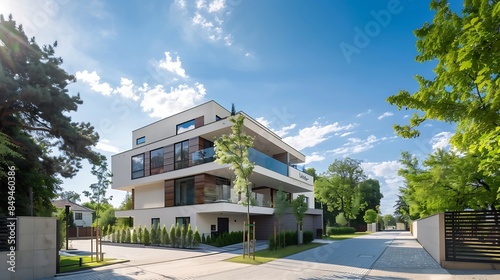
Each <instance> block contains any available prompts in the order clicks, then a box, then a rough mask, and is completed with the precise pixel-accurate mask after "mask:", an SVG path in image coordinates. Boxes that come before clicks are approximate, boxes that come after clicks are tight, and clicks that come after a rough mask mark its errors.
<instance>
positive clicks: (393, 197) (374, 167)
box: [361, 160, 404, 214]
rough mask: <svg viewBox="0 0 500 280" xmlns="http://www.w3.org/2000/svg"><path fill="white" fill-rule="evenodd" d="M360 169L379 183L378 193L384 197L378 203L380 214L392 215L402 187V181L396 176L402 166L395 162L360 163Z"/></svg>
mask: <svg viewBox="0 0 500 280" xmlns="http://www.w3.org/2000/svg"><path fill="white" fill-rule="evenodd" d="M361 167H362V168H363V171H364V172H365V173H366V174H367V175H368V177H370V178H373V179H377V180H378V181H379V183H380V192H381V193H382V194H383V195H384V198H382V200H381V203H380V204H381V205H380V208H381V211H382V213H383V214H392V213H393V212H394V205H395V204H396V201H397V200H398V194H399V188H400V187H403V186H404V179H403V178H402V177H400V176H399V175H398V170H399V169H400V168H402V167H403V166H402V164H401V163H399V162H398V161H396V160H393V161H383V162H362V163H361Z"/></svg>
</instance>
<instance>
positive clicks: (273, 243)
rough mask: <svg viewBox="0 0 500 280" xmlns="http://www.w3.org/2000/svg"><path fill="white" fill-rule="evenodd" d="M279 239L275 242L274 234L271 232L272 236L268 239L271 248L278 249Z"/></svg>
mask: <svg viewBox="0 0 500 280" xmlns="http://www.w3.org/2000/svg"><path fill="white" fill-rule="evenodd" d="M277 245H278V244H277V240H276V242H274V234H271V236H269V238H268V240H267V246H268V247H269V250H271V251H272V250H278V247H277Z"/></svg>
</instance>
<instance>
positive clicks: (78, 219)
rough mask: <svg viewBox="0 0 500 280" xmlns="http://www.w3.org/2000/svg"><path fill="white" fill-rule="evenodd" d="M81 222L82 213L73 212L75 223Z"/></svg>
mask: <svg viewBox="0 0 500 280" xmlns="http://www.w3.org/2000/svg"><path fill="white" fill-rule="evenodd" d="M81 220H83V213H80V212H75V221H81Z"/></svg>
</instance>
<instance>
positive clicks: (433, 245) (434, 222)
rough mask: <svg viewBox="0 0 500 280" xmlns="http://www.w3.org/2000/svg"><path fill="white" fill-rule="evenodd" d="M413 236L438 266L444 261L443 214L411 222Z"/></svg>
mask: <svg viewBox="0 0 500 280" xmlns="http://www.w3.org/2000/svg"><path fill="white" fill-rule="evenodd" d="M413 236H415V238H417V240H418V242H419V243H420V244H421V245H422V247H424V249H425V250H426V251H427V252H428V253H429V255H431V256H432V257H433V258H434V259H435V260H436V261H437V262H438V263H439V264H440V265H442V264H443V261H444V260H445V244H444V242H445V240H444V213H439V214H436V215H432V216H429V217H426V218H424V219H420V220H418V221H415V222H413Z"/></svg>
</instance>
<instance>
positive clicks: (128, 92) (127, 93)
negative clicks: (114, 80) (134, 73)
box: [113, 77, 140, 101]
mask: <svg viewBox="0 0 500 280" xmlns="http://www.w3.org/2000/svg"><path fill="white" fill-rule="evenodd" d="M113 92H114V93H118V94H119V95H121V96H123V97H125V98H129V99H133V100H134V101H137V100H139V98H140V97H139V95H137V94H136V93H135V90H134V84H133V83H132V80H129V79H127V78H123V77H122V78H121V79H120V87H117V88H116V89H114V90H113Z"/></svg>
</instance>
